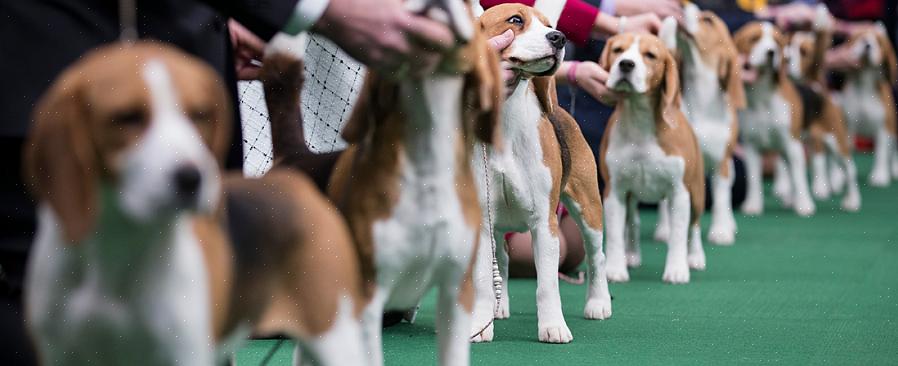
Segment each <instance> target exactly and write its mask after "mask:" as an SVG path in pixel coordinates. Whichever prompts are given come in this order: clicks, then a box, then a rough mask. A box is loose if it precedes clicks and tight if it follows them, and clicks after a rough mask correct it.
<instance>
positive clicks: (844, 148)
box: [777, 4, 861, 211]
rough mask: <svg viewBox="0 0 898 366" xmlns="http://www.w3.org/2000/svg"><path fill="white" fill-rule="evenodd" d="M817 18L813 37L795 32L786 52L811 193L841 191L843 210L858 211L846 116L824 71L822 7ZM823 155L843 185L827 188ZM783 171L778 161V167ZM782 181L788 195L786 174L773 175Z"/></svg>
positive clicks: (827, 35) (826, 40) (825, 14)
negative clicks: (807, 153) (799, 112)
mask: <svg viewBox="0 0 898 366" xmlns="http://www.w3.org/2000/svg"><path fill="white" fill-rule="evenodd" d="M816 12H817V17H816V19H815V21H814V22H813V27H812V29H813V31H812V32H794V33H792V34H791V35H790V37H789V43H788V45H787V46H786V48H785V52H784V53H785V57H786V60H787V62H788V64H787V67H788V74H789V77H791V78H792V80H793V81H794V82H795V86H796V87H797V90H798V92H799V95H800V96H801V100H802V106H803V108H804V111H803V113H802V116H803V121H802V131H803V132H805V133H806V134H807V136H806V138H807V139H808V140H809V142H810V152H811V165H812V167H813V178H812V185H811V192H812V193H813V194H814V197H815V198H817V199H821V200H822V199H828V198H829V197H830V194H831V193H835V192H837V191H842V190H845V189H847V190H845V195H844V197H843V198H842V209H844V210H846V211H857V210H859V209H860V207H861V194H860V190H859V188H858V184H857V169H856V168H855V165H854V160H853V159H852V157H851V148H850V147H849V144H850V142H849V140H848V134H847V131H846V127H845V117H844V115H843V113H842V108H840V107H839V106H838V105H836V103H835V102H834V101H833V98H832V97H831V96H830V93H829V89H828V87H827V82H826V70H825V69H824V63H825V56H826V52H827V51H829V49H830V48H831V47H832V24H833V21H832V19H831V16H830V14H829V11H828V10H827V9H826V6H825V5H822V4H821V5H818V6H817V8H816ZM827 155H829V156H830V157H832V159H833V161H834V162H835V163H836V164H835V165H836V166H838V168H840V172H841V174H840V176H841V177H845V178H846V179H845V180H846V181H845V182H844V183H847V187H846V184H840V185H838V186H837V187H830V179H829V178H830V174H829V172H828V171H827V164H826V162H827ZM778 164H779V166H780V167H782V166H784V164H783V163H782V162H780V163H778ZM777 175H778V176H779V177H778V178H779V179H780V185H781V188H780V190H779V191H780V193H781V194H782V193H785V194H786V195H789V193H788V188H790V185H788V184H783V183H782V182H783V181H787V178H786V175H787V172H786V170H785V169H781V168H780V169H778V170H777Z"/></svg>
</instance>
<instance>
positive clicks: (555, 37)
mask: <svg viewBox="0 0 898 366" xmlns="http://www.w3.org/2000/svg"><path fill="white" fill-rule="evenodd" d="M546 39H548V40H549V43H551V44H552V47H555V49H556V50H560V49H562V48H564V44H565V43H567V37H565V36H564V33H561V32H559V31H551V32H549V34H546Z"/></svg>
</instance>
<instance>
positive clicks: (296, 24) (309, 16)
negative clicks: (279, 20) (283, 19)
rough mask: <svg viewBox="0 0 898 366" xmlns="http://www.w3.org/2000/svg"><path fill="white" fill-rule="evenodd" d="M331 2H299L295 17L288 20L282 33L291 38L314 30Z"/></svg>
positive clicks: (310, 0)
mask: <svg viewBox="0 0 898 366" xmlns="http://www.w3.org/2000/svg"><path fill="white" fill-rule="evenodd" d="M328 4H330V0H299V2H298V3H296V7H295V8H293V15H291V16H290V19H288V20H287V25H285V26H284V29H282V30H281V31H282V32H284V33H287V34H289V35H291V36H295V35H297V34H298V33H299V32H302V31H306V30H308V29H309V28H312V26H313V25H315V23H317V22H318V19H321V15H322V14H324V9H327V5H328Z"/></svg>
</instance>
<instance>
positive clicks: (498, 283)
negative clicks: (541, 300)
mask: <svg viewBox="0 0 898 366" xmlns="http://www.w3.org/2000/svg"><path fill="white" fill-rule="evenodd" d="M480 147H481V149H482V151H483V172H484V174H483V180H484V183H485V184H484V189H485V190H486V210H487V211H486V223H487V225H489V229H490V243H491V244H492V248H493V251H492V254H493V291H495V292H496V302H495V304H494V306H493V317H492V318H491V319H490V321H489V322H487V323H486V325H485V326H483V329H480V331H479V332H477V333H474V335H472V336H471V339H472V340H473V339H474V338H475V337H477V336H479V335H481V334H483V332H484V331H486V328H489V327H490V325H492V324H493V321H494V320H495V319H496V309H498V308H499V303H500V301H501V299H502V274H501V273H499V260H498V259H496V235H494V234H495V233H494V232H493V229H494V228H493V210H492V203H493V200H492V197H491V194H490V193H491V188H490V173H489V156H488V155H487V149H486V144H485V143H480Z"/></svg>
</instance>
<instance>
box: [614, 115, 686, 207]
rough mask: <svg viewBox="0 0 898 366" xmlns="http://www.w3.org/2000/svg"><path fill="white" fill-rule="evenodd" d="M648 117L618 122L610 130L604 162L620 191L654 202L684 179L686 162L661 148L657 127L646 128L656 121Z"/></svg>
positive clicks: (641, 199)
mask: <svg viewBox="0 0 898 366" xmlns="http://www.w3.org/2000/svg"><path fill="white" fill-rule="evenodd" d="M648 118H649V120H644V121H632V120H625V119H623V118H621V119H620V120H619V121H617V123H616V124H615V125H614V127H613V128H612V130H611V131H610V133H611V136H610V138H609V140H608V141H609V145H608V150H607V152H606V153H605V164H607V166H608V171H609V173H610V175H611V180H612V184H613V185H614V187H617V188H616V190H617V191H620V192H629V193H632V194H633V195H635V196H636V198H638V199H639V200H640V201H644V202H655V201H658V200H661V199H663V198H665V197H666V196H667V195H668V194H669V193H670V192H671V191H672V190H673V188H674V187H675V186H677V185H678V184H680V183H681V182H682V180H683V174H684V171H685V163H684V161H683V159H682V158H680V157H678V156H670V155H667V154H666V153H665V152H664V150H662V149H661V146H660V145H659V144H658V139H657V137H656V136H655V133H654V130H653V129H651V130H649V128H646V126H649V124H654V123H655V121H654V120H651V117H648Z"/></svg>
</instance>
